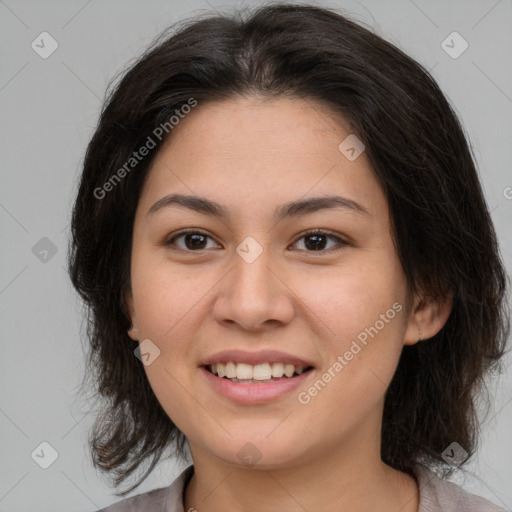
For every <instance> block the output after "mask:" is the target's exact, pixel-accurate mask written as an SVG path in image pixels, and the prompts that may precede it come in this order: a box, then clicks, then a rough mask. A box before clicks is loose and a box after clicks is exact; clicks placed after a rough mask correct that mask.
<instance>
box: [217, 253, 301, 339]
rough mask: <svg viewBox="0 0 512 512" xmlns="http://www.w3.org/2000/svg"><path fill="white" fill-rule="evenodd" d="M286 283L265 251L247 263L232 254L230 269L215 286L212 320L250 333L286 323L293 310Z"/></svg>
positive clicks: (290, 318)
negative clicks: (233, 325) (232, 263)
mask: <svg viewBox="0 0 512 512" xmlns="http://www.w3.org/2000/svg"><path fill="white" fill-rule="evenodd" d="M286 281H287V277H286V276H285V275H284V274H283V272H280V271H279V267H278V266H277V265H276V264H275V263H274V262H273V261H272V259H271V257H270V256H269V251H265V250H264V251H263V252H262V254H261V255H260V256H259V257H258V258H257V259H256V260H255V261H252V262H251V263H249V262H247V261H245V260H244V259H243V258H242V257H240V256H239V255H238V254H235V256H234V267H233V268H232V270H231V271H230V272H228V274H227V275H226V277H225V278H224V279H223V280H222V281H221V283H219V288H218V297H217V298H216V301H215V304H214V309H213V314H214V318H215V320H216V321H217V322H219V323H223V324H238V326H240V327H241V328H243V329H245V330H251V331H263V330H265V329H267V328H269V327H274V328H275V327H276V325H285V324H287V323H289V322H290V321H291V320H292V318H293V315H294V311H295V309H294V304H293V301H294V298H293V297H294V295H293V293H292V291H291V289H290V288H289V285H287V282H286Z"/></svg>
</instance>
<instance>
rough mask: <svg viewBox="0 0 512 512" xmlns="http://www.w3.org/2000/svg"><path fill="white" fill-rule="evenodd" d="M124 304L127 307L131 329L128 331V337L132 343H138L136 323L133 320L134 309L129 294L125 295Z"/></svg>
mask: <svg viewBox="0 0 512 512" xmlns="http://www.w3.org/2000/svg"><path fill="white" fill-rule="evenodd" d="M125 303H126V306H127V307H128V313H129V315H130V321H131V323H132V327H131V328H130V329H128V336H130V338H131V339H132V340H134V341H138V339H139V336H138V331H137V322H136V319H135V308H134V307H133V297H132V294H131V292H126V294H125Z"/></svg>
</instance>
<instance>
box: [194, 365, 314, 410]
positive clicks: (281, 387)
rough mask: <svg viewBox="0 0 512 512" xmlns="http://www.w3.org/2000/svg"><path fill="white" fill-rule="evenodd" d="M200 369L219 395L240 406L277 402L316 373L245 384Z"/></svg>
mask: <svg viewBox="0 0 512 512" xmlns="http://www.w3.org/2000/svg"><path fill="white" fill-rule="evenodd" d="M199 369H200V370H201V372H202V373H203V375H205V377H206V378H207V379H208V381H209V382H210V384H211V386H212V387H213V389H214V390H215V391H217V393H219V394H220V395H223V396H225V397H227V398H230V399H231V400H233V401H234V402H237V403H240V404H262V403H265V402H269V401H271V400H275V399H276V398H279V397H281V396H283V395H285V394H286V393H289V392H290V391H293V390H294V389H296V388H297V387H299V386H300V385H301V384H302V383H303V382H304V381H305V380H306V379H307V378H308V377H309V376H310V375H311V374H312V373H313V371H314V369H311V370H308V371H307V372H304V373H301V374H300V375H297V376H296V377H283V378H282V379H279V380H275V381H273V382H265V383H261V384H243V383H240V382H231V381H230V380H228V379H225V378H223V377H217V376H216V375H214V374H213V373H211V372H209V371H208V370H207V369H206V368H205V367H203V366H201V367H200V368H199Z"/></svg>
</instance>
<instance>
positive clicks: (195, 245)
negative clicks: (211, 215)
mask: <svg viewBox="0 0 512 512" xmlns="http://www.w3.org/2000/svg"><path fill="white" fill-rule="evenodd" d="M180 238H182V239H183V244H182V245H178V244H176V243H175V241H176V240H179V239H180ZM208 238H210V239H211V240H213V239H212V238H211V237H210V236H209V235H207V234H206V233H204V232H202V231H198V230H187V231H181V232H180V233H178V234H176V235H174V236H173V237H172V238H171V239H170V240H168V241H167V242H166V245H177V247H178V249H180V250H183V251H197V250H203V249H207V248H208V247H206V245H207V240H208Z"/></svg>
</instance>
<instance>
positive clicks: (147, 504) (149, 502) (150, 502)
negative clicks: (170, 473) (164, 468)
mask: <svg viewBox="0 0 512 512" xmlns="http://www.w3.org/2000/svg"><path fill="white" fill-rule="evenodd" d="M193 472H194V466H189V467H188V468H186V469H185V470H183V471H182V472H181V473H180V474H179V475H178V477H177V478H176V479H175V480H174V481H173V482H172V484H171V485H169V486H168V487H162V488H160V489H153V490H152V491H148V492H145V493H142V494H137V495H136V496H131V497H130V498H126V499H124V500H121V501H119V502H117V503H114V504H113V505H110V506H108V507H106V508H102V509H101V510H98V511H97V512H184V511H183V489H184V487H185V483H186V482H187V481H188V479H189V478H190V477H191V476H192V474H193Z"/></svg>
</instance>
